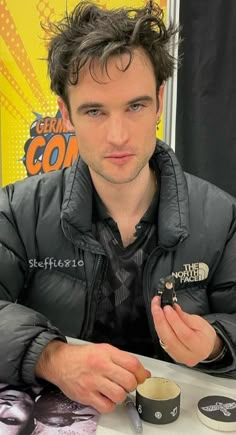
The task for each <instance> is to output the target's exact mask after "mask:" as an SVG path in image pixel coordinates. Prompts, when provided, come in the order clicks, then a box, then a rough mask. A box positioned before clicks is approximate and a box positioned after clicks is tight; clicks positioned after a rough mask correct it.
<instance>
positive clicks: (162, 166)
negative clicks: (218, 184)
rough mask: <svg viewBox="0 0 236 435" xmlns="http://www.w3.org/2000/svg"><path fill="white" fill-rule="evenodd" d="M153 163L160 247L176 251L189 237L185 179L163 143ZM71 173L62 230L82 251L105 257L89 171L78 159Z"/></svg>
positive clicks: (66, 188)
mask: <svg viewBox="0 0 236 435" xmlns="http://www.w3.org/2000/svg"><path fill="white" fill-rule="evenodd" d="M152 161H153V163H154V167H157V168H158V169H157V170H158V173H159V179H160V200H159V208H158V215H157V227H158V240H159V245H160V246H162V247H163V248H165V249H175V247H176V246H177V245H178V244H179V243H180V242H182V241H183V240H184V239H185V238H186V237H187V236H188V234H189V207H188V190H187V184H186V179H185V175H184V172H183V170H182V168H181V166H180V164H179V162H178V160H177V158H176V156H175V154H174V152H173V151H172V149H171V148H170V147H169V146H167V145H166V144H165V143H164V142H162V141H160V140H157V145H156V149H155V152H154V154H153V156H152ZM68 171H69V175H68V177H67V181H66V186H65V194H64V198H63V203H62V210H61V222H62V228H63V230H64V232H65V234H66V236H67V237H68V238H69V239H70V240H71V241H72V242H73V243H75V244H78V245H80V247H81V248H82V249H85V250H92V251H94V252H97V253H104V251H103V249H102V247H101V245H100V244H99V243H98V242H97V241H96V239H95V237H94V236H93V223H92V205H93V204H92V203H93V185H92V180H91V177H90V173H89V170H88V167H87V165H86V164H85V162H84V161H83V160H82V159H81V158H80V157H79V158H78V159H77V161H76V162H75V163H74V165H73V166H72V167H71V168H68Z"/></svg>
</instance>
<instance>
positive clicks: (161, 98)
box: [156, 83, 165, 121]
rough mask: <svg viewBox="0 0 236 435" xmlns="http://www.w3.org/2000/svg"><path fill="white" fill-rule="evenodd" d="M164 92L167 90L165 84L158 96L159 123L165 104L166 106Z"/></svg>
mask: <svg viewBox="0 0 236 435" xmlns="http://www.w3.org/2000/svg"><path fill="white" fill-rule="evenodd" d="M164 90H165V85H164V83H163V84H162V85H161V86H160V88H159V92H158V95H157V101H158V111H157V115H156V116H157V121H159V119H160V117H161V115H162V112H163V104H164Z"/></svg>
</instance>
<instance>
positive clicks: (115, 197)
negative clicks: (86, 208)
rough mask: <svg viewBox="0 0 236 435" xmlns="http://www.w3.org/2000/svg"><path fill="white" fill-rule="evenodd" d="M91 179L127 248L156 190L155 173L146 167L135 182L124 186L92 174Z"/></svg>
mask: <svg viewBox="0 0 236 435" xmlns="http://www.w3.org/2000/svg"><path fill="white" fill-rule="evenodd" d="M91 177H92V180H93V183H94V187H95V189H96V191H97V193H98V195H99V196H100V198H101V200H102V201H103V203H104V205H105V207H106V209H107V211H108V214H109V215H110V216H111V217H112V218H113V219H114V221H115V222H116V223H117V225H118V227H119V231H120V234H121V238H122V241H123V245H124V246H127V245H128V244H130V243H132V241H133V240H134V232H135V226H136V225H137V224H138V222H139V221H140V219H141V218H142V217H143V215H144V213H145V212H146V211H147V209H148V207H149V205H150V204H151V202H152V199H153V197H154V194H155V192H156V190H157V180H156V175H155V173H154V172H153V171H152V170H151V169H150V168H149V166H148V167H146V168H145V170H143V171H142V172H141V173H140V174H139V175H138V177H137V178H136V179H135V180H133V181H131V182H129V183H124V184H114V183H109V182H107V181H106V180H104V179H102V178H101V177H97V176H94V174H91Z"/></svg>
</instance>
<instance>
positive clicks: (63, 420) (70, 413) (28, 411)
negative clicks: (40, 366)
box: [0, 384, 99, 435]
mask: <svg viewBox="0 0 236 435" xmlns="http://www.w3.org/2000/svg"><path fill="white" fill-rule="evenodd" d="M98 417H99V413H98V412H97V411H96V410H95V409H94V408H91V407H89V406H86V405H82V404H80V403H78V402H74V401H72V400H70V399H68V398H67V397H66V396H65V395H64V394H63V393H62V392H61V391H60V390H58V389H56V388H53V387H52V388H51V386H49V387H45V388H37V387H35V388H34V387H33V388H30V387H27V386H24V387H16V386H12V385H8V384H0V434H1V435H36V434H45V435H46V434H47V435H49V434H52V435H53V434H60V435H63V434H70V435H89V434H94V433H95V432H96V427H97V423H98Z"/></svg>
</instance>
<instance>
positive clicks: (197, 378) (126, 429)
mask: <svg viewBox="0 0 236 435" xmlns="http://www.w3.org/2000/svg"><path fill="white" fill-rule="evenodd" d="M68 341H69V342H70V343H73V344H85V342H83V341H81V340H75V339H70V338H68ZM137 357H138V358H139V360H140V361H141V362H142V364H143V365H144V366H145V367H146V368H147V369H148V370H150V371H151V373H152V376H159V377H165V378H169V379H172V380H173V381H175V382H176V383H177V384H178V385H179V386H180V388H181V406H180V416H179V418H178V419H177V420H176V421H175V422H173V423H170V424H167V425H153V424H150V423H146V422H144V421H143V435H154V434H155V435H157V434H158V433H159V434H162V435H163V434H168V435H178V434H179V435H183V434H186V435H195V434H196V435H213V434H215V435H217V434H226V433H227V432H221V431H215V430H212V429H210V428H208V427H206V426H205V425H203V424H202V423H201V422H200V420H199V418H198V416H197V403H198V401H199V400H200V399H201V398H202V397H205V396H210V395H220V396H227V397H231V398H232V399H235V400H236V380H232V379H225V378H219V377H215V376H210V375H206V374H204V373H200V372H198V371H196V370H193V369H189V368H185V367H182V366H178V365H176V364H170V363H166V362H163V361H158V360H155V359H152V358H147V357H144V356H140V355H137ZM228 433H229V434H233V432H228ZM120 434H123V435H134V434H135V431H134V429H133V427H132V424H131V422H130V420H129V417H128V416H127V414H126V412H125V408H124V406H122V405H120V406H117V407H116V410H115V411H114V412H112V413H111V414H104V415H101V417H100V419H99V424H98V428H97V432H96V435H120Z"/></svg>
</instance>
